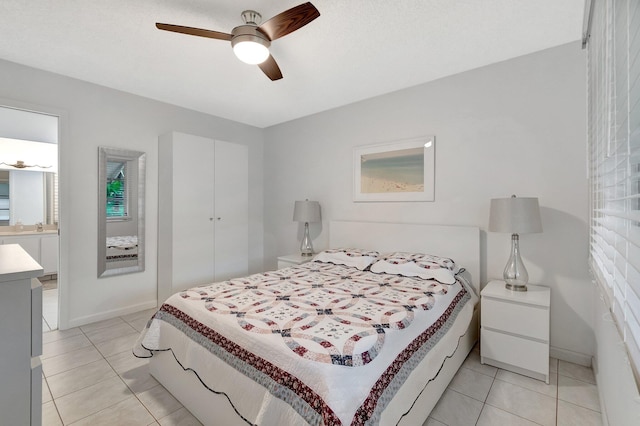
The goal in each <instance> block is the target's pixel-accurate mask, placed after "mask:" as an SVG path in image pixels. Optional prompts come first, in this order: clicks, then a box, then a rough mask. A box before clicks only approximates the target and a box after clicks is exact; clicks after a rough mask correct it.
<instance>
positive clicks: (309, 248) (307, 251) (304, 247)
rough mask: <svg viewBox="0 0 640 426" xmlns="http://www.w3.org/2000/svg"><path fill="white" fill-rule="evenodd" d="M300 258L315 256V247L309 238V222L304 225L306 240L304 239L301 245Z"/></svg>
mask: <svg viewBox="0 0 640 426" xmlns="http://www.w3.org/2000/svg"><path fill="white" fill-rule="evenodd" d="M300 256H302V257H310V256H313V245H312V244H311V237H310V236H309V222H305V223H304V238H302V243H301V244H300Z"/></svg>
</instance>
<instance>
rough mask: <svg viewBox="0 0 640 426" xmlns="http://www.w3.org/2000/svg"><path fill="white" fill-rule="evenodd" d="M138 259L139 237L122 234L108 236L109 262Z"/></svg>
mask: <svg viewBox="0 0 640 426" xmlns="http://www.w3.org/2000/svg"><path fill="white" fill-rule="evenodd" d="M137 259H138V237H137V236H136V235H120V236H117V237H107V262H121V261H126V260H135V261H137Z"/></svg>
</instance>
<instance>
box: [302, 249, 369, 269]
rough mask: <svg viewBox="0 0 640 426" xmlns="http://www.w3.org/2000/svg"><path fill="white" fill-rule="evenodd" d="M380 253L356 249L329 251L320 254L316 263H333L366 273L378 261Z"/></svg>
mask: <svg viewBox="0 0 640 426" xmlns="http://www.w3.org/2000/svg"><path fill="white" fill-rule="evenodd" d="M379 255H380V253H378V252H377V251H369V250H362V249H355V248H340V249H329V250H324V251H322V252H320V253H318V254H317V255H316V256H315V257H314V258H313V261H314V262H324V263H333V264H335V265H345V266H352V267H354V268H358V269H359V270H361V271H364V270H365V269H366V268H367V267H368V266H369V265H371V264H372V263H373V262H375V261H376V260H378V256H379Z"/></svg>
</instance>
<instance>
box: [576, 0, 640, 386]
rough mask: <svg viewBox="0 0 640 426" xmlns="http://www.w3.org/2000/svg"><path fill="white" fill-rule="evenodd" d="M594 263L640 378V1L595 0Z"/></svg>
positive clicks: (591, 115) (591, 77)
mask: <svg viewBox="0 0 640 426" xmlns="http://www.w3.org/2000/svg"><path fill="white" fill-rule="evenodd" d="M591 7H592V8H593V9H592V20H591V25H592V26H591V29H590V30H591V31H590V36H589V39H588V46H587V58H588V62H587V73H588V76H587V78H588V80H587V81H588V126H589V127H588V155H589V185H590V196H591V199H590V204H591V206H590V210H591V212H590V259H591V261H590V264H591V269H592V272H593V274H594V276H595V278H596V281H597V282H598V283H599V284H600V285H601V286H602V288H603V290H604V293H605V296H606V298H607V299H608V300H607V302H608V304H609V306H610V309H611V313H612V316H613V318H614V320H615V322H616V325H617V326H618V330H619V331H620V334H621V336H622V339H623V341H624V342H625V345H626V348H627V352H628V354H629V358H630V360H631V365H632V368H633V369H634V372H635V374H636V379H637V380H638V379H640V374H639V373H638V372H639V371H640V272H639V271H640V24H639V21H640V2H638V1H637V0H603V1H592V2H591Z"/></svg>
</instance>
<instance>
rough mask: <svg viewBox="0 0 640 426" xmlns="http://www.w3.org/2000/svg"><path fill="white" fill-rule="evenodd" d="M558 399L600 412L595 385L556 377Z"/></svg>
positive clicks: (560, 376) (565, 377)
mask: <svg viewBox="0 0 640 426" xmlns="http://www.w3.org/2000/svg"><path fill="white" fill-rule="evenodd" d="M558 399H561V400H563V401H567V402H570V403H572V404H576V405H579V406H581V407H584V408H588V409H590V410H594V411H600V399H599V398H598V389H597V387H596V385H593V384H591V383H587V382H583V381H582V380H576V379H572V378H570V377H567V376H563V375H559V376H558Z"/></svg>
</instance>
